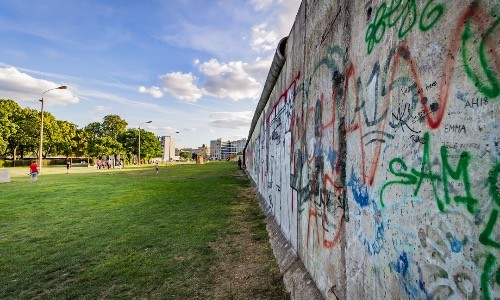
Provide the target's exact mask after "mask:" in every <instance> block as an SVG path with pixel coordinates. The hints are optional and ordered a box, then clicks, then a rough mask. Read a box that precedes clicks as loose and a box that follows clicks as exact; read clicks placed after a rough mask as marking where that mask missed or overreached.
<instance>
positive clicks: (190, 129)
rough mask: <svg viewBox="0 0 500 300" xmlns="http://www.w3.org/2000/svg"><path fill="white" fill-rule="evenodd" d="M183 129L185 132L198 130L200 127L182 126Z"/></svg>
mask: <svg viewBox="0 0 500 300" xmlns="http://www.w3.org/2000/svg"><path fill="white" fill-rule="evenodd" d="M182 131H184V132H196V131H198V128H192V127H191V128H182Z"/></svg>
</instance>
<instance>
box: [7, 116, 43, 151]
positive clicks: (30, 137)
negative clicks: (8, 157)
mask: <svg viewBox="0 0 500 300" xmlns="http://www.w3.org/2000/svg"><path fill="white" fill-rule="evenodd" d="M12 119H13V120H14V123H15V124H16V126H17V130H16V132H15V133H13V134H11V135H10V136H9V138H8V143H9V145H8V151H9V150H10V153H12V156H13V157H14V158H15V157H17V153H18V151H19V153H20V155H21V158H23V157H24V154H25V153H29V152H33V153H38V142H39V141H40V113H39V112H38V111H36V110H34V109H30V108H24V109H21V110H20V111H19V113H18V114H16V115H13V118H12Z"/></svg>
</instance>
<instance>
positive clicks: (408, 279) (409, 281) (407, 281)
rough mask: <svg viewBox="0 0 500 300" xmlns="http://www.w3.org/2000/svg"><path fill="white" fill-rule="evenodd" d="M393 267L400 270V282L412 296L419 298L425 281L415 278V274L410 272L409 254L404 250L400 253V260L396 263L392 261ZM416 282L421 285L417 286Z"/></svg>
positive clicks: (397, 270)
mask: <svg viewBox="0 0 500 300" xmlns="http://www.w3.org/2000/svg"><path fill="white" fill-rule="evenodd" d="M391 265H392V267H393V268H394V270H395V271H396V272H398V273H399V274H400V275H401V277H400V278H399V283H400V284H401V285H402V286H403V287H404V289H405V291H406V293H407V294H408V295H410V296H411V297H412V298H418V297H419V295H420V291H419V289H420V290H422V287H423V282H419V280H414V276H413V274H411V272H408V269H409V266H410V264H409V263H408V255H407V254H406V252H404V251H403V253H401V255H399V258H398V261H397V262H395V263H391ZM414 282H417V283H418V285H419V287H418V288H417V287H415V286H414V285H413V283H414Z"/></svg>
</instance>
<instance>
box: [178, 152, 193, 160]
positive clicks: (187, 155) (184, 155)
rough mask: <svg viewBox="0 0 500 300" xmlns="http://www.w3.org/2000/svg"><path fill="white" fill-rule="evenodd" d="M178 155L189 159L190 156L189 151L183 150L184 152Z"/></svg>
mask: <svg viewBox="0 0 500 300" xmlns="http://www.w3.org/2000/svg"><path fill="white" fill-rule="evenodd" d="M179 156H180V157H182V158H184V159H189V158H190V157H191V153H189V152H187V151H185V152H181V153H179Z"/></svg>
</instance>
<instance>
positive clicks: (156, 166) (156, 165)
mask: <svg viewBox="0 0 500 300" xmlns="http://www.w3.org/2000/svg"><path fill="white" fill-rule="evenodd" d="M155 171H156V175H158V173H159V171H160V166H159V165H158V162H156V164H155Z"/></svg>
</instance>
